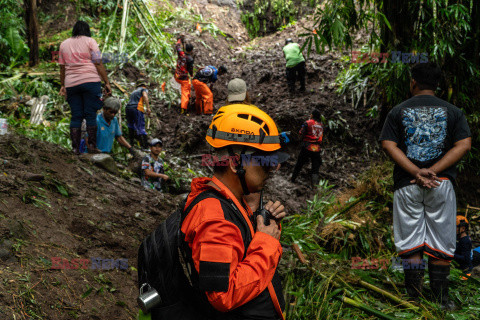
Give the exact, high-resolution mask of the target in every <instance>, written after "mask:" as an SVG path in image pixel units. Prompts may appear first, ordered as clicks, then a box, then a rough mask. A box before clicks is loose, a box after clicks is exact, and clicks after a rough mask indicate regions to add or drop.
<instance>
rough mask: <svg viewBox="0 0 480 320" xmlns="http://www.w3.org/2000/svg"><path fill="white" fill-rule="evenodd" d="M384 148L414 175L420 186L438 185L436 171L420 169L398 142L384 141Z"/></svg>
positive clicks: (432, 186) (430, 186)
mask: <svg viewBox="0 0 480 320" xmlns="http://www.w3.org/2000/svg"><path fill="white" fill-rule="evenodd" d="M382 148H383V150H384V151H385V152H386V153H387V154H388V155H389V156H390V158H392V160H393V161H395V163H396V164H398V165H399V166H400V167H401V168H402V169H403V170H405V171H407V172H408V173H409V174H410V175H411V176H412V177H414V180H413V181H414V182H416V183H417V184H418V185H419V186H422V187H426V188H436V187H438V185H439V183H438V180H439V179H438V178H437V176H436V173H435V172H434V171H433V170H431V169H420V168H419V167H417V166H416V165H415V164H414V163H413V162H412V161H410V159H408V158H407V156H406V155H405V153H403V151H402V150H400V148H399V147H398V146H397V143H396V142H394V141H390V140H383V141H382Z"/></svg>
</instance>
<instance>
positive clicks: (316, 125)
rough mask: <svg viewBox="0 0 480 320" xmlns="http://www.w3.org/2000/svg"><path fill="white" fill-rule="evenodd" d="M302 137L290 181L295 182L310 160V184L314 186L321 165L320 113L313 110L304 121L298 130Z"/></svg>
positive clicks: (321, 135)
mask: <svg viewBox="0 0 480 320" xmlns="http://www.w3.org/2000/svg"><path fill="white" fill-rule="evenodd" d="M300 134H301V135H302V149H301V150H300V154H299V155H298V160H297V164H296V165H295V169H293V174H292V178H291V181H292V182H295V180H296V179H297V176H298V174H299V173H300V170H302V167H303V165H304V164H305V163H306V162H307V161H308V159H309V158H310V159H311V160H312V170H311V172H310V175H311V177H310V178H311V183H312V187H314V186H316V185H317V184H318V182H319V180H320V178H319V175H318V170H319V169H320V165H321V164H322V158H321V156H320V144H321V143H322V140H323V124H322V123H321V122H320V111H318V110H313V111H312V114H311V115H310V119H309V120H307V121H305V122H304V123H303V125H302V128H301V129H300Z"/></svg>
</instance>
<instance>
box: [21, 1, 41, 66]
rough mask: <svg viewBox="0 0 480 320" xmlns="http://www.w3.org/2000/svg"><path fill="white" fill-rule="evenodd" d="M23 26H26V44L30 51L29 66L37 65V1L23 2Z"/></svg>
mask: <svg viewBox="0 0 480 320" xmlns="http://www.w3.org/2000/svg"><path fill="white" fill-rule="evenodd" d="M24 6H25V24H26V26H27V44H28V48H29V49H30V53H29V65H30V66H31V67H33V66H35V65H37V64H38V63H39V50H38V19H37V0H24Z"/></svg>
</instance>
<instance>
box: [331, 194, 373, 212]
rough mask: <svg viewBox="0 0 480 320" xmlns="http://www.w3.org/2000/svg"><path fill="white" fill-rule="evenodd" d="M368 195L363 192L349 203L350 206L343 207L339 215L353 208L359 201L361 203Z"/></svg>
mask: <svg viewBox="0 0 480 320" xmlns="http://www.w3.org/2000/svg"><path fill="white" fill-rule="evenodd" d="M366 195H367V194H366V193H364V194H362V195H361V196H360V197H358V199H357V200H355V201H353V202H352V203H349V204H348V206H346V207H345V208H343V209H342V210H340V211H339V212H338V215H341V214H342V213H345V212H347V211H348V210H350V209H351V208H353V207H354V206H355V205H356V204H357V203H359V202H360V201H362V200H363V198H365V196H366Z"/></svg>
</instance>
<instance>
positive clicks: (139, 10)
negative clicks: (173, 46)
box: [133, 2, 161, 39]
mask: <svg viewBox="0 0 480 320" xmlns="http://www.w3.org/2000/svg"><path fill="white" fill-rule="evenodd" d="M133 4H134V6H135V9H137V11H138V12H139V13H140V15H141V16H142V17H143V19H144V21H145V22H146V24H147V25H148V27H149V28H150V30H152V33H153V34H155V37H157V39H160V38H161V36H160V34H161V32H160V34H159V33H158V32H157V30H156V28H155V26H154V25H152V23H151V22H150V20H149V19H148V17H147V15H146V14H145V13H144V12H143V11H142V10H141V8H140V7H139V6H138V3H137V2H133Z"/></svg>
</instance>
